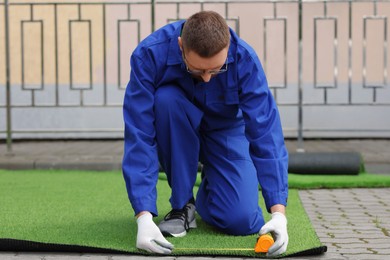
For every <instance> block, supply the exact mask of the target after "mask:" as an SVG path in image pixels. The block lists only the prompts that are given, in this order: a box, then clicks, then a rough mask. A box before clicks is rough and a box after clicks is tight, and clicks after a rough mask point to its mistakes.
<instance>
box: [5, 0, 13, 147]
mask: <svg viewBox="0 0 390 260" xmlns="http://www.w3.org/2000/svg"><path fill="white" fill-rule="evenodd" d="M8 7H9V4H8V0H5V5H4V18H5V23H4V24H5V80H6V83H5V87H6V118H7V119H6V120H7V122H6V125H7V151H8V152H11V151H12V128H11V85H10V49H9V14H8V11H9V10H8Z"/></svg>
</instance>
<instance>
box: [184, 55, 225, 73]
mask: <svg viewBox="0 0 390 260" xmlns="http://www.w3.org/2000/svg"><path fill="white" fill-rule="evenodd" d="M182 56H183V60H184V63H185V64H186V70H187V72H188V73H190V74H192V75H195V76H202V75H203V74H205V73H208V74H210V75H217V74H220V73H224V72H226V71H227V70H228V58H227V57H226V61H225V64H223V65H222V67H221V68H220V69H219V70H192V69H190V68H188V65H187V63H188V61H187V59H186V56H185V54H184V49H183V50H182Z"/></svg>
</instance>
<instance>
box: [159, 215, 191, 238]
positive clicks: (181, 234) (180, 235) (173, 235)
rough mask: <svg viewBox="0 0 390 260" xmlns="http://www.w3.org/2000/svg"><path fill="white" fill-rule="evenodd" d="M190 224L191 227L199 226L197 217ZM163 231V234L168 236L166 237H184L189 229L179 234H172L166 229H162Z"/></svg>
mask: <svg viewBox="0 0 390 260" xmlns="http://www.w3.org/2000/svg"><path fill="white" fill-rule="evenodd" d="M188 226H189V228H190V229H192V228H197V225H196V219H193V220H192V221H191V222H190V224H189V225H188ZM161 233H162V234H163V236H166V237H184V236H185V235H187V231H186V230H184V231H183V232H181V233H177V234H172V233H169V232H166V231H162V232H161Z"/></svg>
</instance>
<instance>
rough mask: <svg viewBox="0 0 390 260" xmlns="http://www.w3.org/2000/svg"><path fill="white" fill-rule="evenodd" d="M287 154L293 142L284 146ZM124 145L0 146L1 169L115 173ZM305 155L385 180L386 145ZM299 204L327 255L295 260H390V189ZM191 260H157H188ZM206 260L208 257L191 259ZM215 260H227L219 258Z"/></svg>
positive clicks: (310, 147)
mask: <svg viewBox="0 0 390 260" xmlns="http://www.w3.org/2000/svg"><path fill="white" fill-rule="evenodd" d="M286 144H287V148H288V150H289V151H290V152H294V151H296V149H297V143H296V141H291V140H287V141H286ZM122 147H123V141H121V140H110V141H42V142H37V141H30V142H16V143H14V145H13V151H12V152H11V153H10V152H8V151H7V149H6V145H5V144H4V143H1V144H0V168H7V169H38V168H40V169H48V168H62V169H84V170H119V169H120V163H121V159H122V151H123V148H122ZM304 148H305V150H306V151H307V152H332V151H337V152H341V151H355V152H360V153H361V154H362V156H363V159H364V162H365V165H366V169H367V171H368V172H371V173H383V174H390V140H388V139H385V140H307V141H305V142H304ZM299 194H300V197H301V200H302V203H303V205H304V207H305V209H306V211H307V213H308V216H309V218H310V220H311V222H312V224H313V226H314V228H315V230H316V232H317V234H318V236H319V238H320V240H321V242H322V243H324V244H325V245H327V247H328V252H327V253H325V254H323V255H321V256H310V257H301V258H296V257H295V258H294V259H354V260H355V259H390V188H386V189H336V190H329V189H323V190H303V191H300V192H299ZM145 258H148V259H150V257H141V256H126V255H108V254H69V253H39V252H38V253H27V252H0V259H7V260H8V259H9V260H11V259H12V260H20V259H27V260H34V259H45V260H66V259H82V260H87V259H104V260H122V259H129V260H134V259H137V260H138V259H139V260H142V259H145ZM193 258H194V257H176V258H175V257H161V258H160V259H167V260H171V259H179V260H187V259H188V260H189V259H193ZM196 258H197V259H199V260H203V259H205V260H210V259H212V258H210V257H196ZM217 259H227V258H223V257H218V258H217Z"/></svg>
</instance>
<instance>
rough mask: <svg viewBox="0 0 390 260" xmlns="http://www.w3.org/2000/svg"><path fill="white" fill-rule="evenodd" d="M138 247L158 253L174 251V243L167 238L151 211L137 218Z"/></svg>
mask: <svg viewBox="0 0 390 260" xmlns="http://www.w3.org/2000/svg"><path fill="white" fill-rule="evenodd" d="M137 225H138V232H137V244H136V246H137V248H139V249H142V250H145V251H148V252H151V253H158V254H170V253H172V249H173V245H172V244H171V243H169V242H168V240H166V239H165V237H164V236H163V235H162V234H161V231H160V229H159V228H158V227H157V225H156V224H155V223H154V222H153V216H152V214H151V213H150V212H144V213H143V214H141V215H139V217H138V218H137Z"/></svg>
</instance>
